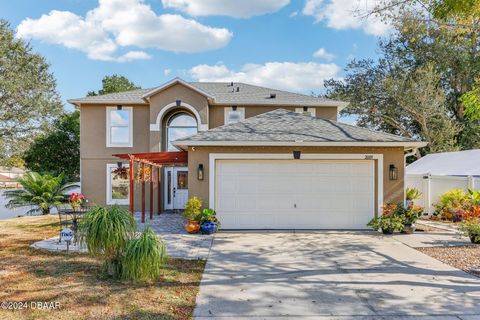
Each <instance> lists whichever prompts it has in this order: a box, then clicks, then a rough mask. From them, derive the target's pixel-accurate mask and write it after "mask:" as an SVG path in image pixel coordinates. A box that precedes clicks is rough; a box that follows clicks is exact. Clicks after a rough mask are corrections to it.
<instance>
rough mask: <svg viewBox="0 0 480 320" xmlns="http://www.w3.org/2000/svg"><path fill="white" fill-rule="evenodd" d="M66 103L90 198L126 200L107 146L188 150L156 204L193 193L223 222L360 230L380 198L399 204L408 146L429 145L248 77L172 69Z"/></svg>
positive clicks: (127, 150) (334, 104)
mask: <svg viewBox="0 0 480 320" xmlns="http://www.w3.org/2000/svg"><path fill="white" fill-rule="evenodd" d="M69 102H70V103H72V104H74V105H76V106H78V107H80V110H81V113H80V114H81V118H80V119H81V133H80V138H81V139H80V141H81V142H80V149H81V152H80V153H81V182H82V192H83V193H84V194H85V195H86V196H87V197H88V198H90V200H91V202H93V203H97V204H101V205H105V204H115V203H117V204H123V205H127V204H128V203H129V185H128V183H129V180H128V177H126V175H125V173H122V172H120V171H119V170H118V169H117V168H118V164H117V161H119V160H118V159H117V158H116V157H114V156H112V155H113V154H131V153H145V152H168V151H179V150H184V151H187V152H188V166H185V167H175V166H170V167H164V168H163V169H162V181H163V184H162V185H161V195H162V200H161V206H162V210H168V209H182V208H183V206H184V205H185V202H186V201H187V199H188V197H191V196H199V197H201V198H202V199H203V200H204V205H205V206H207V207H211V208H214V209H215V210H217V212H218V215H219V217H220V220H221V222H222V227H223V228H225V229H263V228H276V229H283V228H291V229H295V228H304V229H305V228H307V229H317V228H318V229H328V228H342V229H357V228H365V224H366V223H367V222H368V221H369V220H370V219H371V218H372V217H373V216H374V215H375V214H377V213H378V212H379V210H381V206H382V205H383V203H384V202H401V201H403V190H404V153H405V152H406V151H409V150H413V149H416V148H418V147H422V146H424V145H425V143H423V142H417V141H413V140H411V139H407V138H403V137H399V136H395V135H391V134H385V133H380V132H375V131H371V130H368V129H364V128H359V127H355V126H351V125H347V124H343V123H339V122H336V119H337V114H338V112H339V111H340V110H341V109H342V108H344V107H345V106H346V103H344V102H341V101H334V100H328V99H325V98H318V97H312V96H307V95H301V94H296V93H290V92H285V91H280V90H275V89H269V88H263V87H258V86H253V85H248V84H244V83H234V82H231V83H220V82H219V83H212V82H205V83H203V82H201V83H189V82H185V81H183V80H181V79H178V78H177V79H174V80H172V81H170V82H168V83H166V84H164V85H162V86H160V87H157V88H153V89H141V90H134V91H130V92H124V93H114V94H107V95H103V96H93V97H86V98H81V99H74V100H69ZM127 165H128V162H124V163H123V165H122V166H123V167H125V166H127ZM200 169H202V172H203V173H204V175H203V177H200V176H199V171H200ZM138 189H139V188H136V191H135V199H139V197H138ZM156 194H157V190H156V187H155V190H154V193H153V195H156ZM147 199H148V188H147ZM135 209H136V210H139V209H140V203H139V202H138V201H136V202H135ZM154 210H155V211H156V210H157V208H156V201H155V209H154Z"/></svg>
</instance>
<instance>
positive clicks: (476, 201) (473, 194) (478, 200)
mask: <svg viewBox="0 0 480 320" xmlns="http://www.w3.org/2000/svg"><path fill="white" fill-rule="evenodd" d="M468 199H469V201H470V203H471V204H472V205H474V206H478V205H480V190H473V189H468Z"/></svg>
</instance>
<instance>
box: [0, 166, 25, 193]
mask: <svg viewBox="0 0 480 320" xmlns="http://www.w3.org/2000/svg"><path fill="white" fill-rule="evenodd" d="M24 174H25V170H24V169H20V168H15V167H5V166H0V188H18V187H19V183H18V182H17V181H16V179H17V178H18V177H21V176H23V175H24Z"/></svg>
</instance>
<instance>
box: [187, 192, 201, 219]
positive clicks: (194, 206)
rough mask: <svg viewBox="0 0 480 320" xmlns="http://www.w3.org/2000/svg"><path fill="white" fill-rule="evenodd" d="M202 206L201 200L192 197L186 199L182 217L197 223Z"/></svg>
mask: <svg viewBox="0 0 480 320" xmlns="http://www.w3.org/2000/svg"><path fill="white" fill-rule="evenodd" d="M202 205H203V202H202V199H200V198H198V197H192V198H190V199H188V201H187V204H186V205H185V210H184V211H183V215H184V216H185V217H186V218H187V219H189V220H196V221H198V219H199V215H200V213H201V209H202Z"/></svg>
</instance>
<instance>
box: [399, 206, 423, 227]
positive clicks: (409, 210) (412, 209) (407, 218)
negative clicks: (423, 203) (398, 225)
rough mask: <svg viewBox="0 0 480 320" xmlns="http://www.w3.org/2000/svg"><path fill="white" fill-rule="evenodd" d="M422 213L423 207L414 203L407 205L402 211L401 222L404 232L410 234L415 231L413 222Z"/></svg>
mask: <svg viewBox="0 0 480 320" xmlns="http://www.w3.org/2000/svg"><path fill="white" fill-rule="evenodd" d="M422 213H423V208H422V207H420V206H416V205H413V204H411V205H409V206H407V207H406V208H405V210H404V211H403V219H404V221H403V224H404V231H405V233H408V234H411V233H413V232H415V229H416V226H415V222H416V221H417V219H418V218H420V216H421V215H422Z"/></svg>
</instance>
